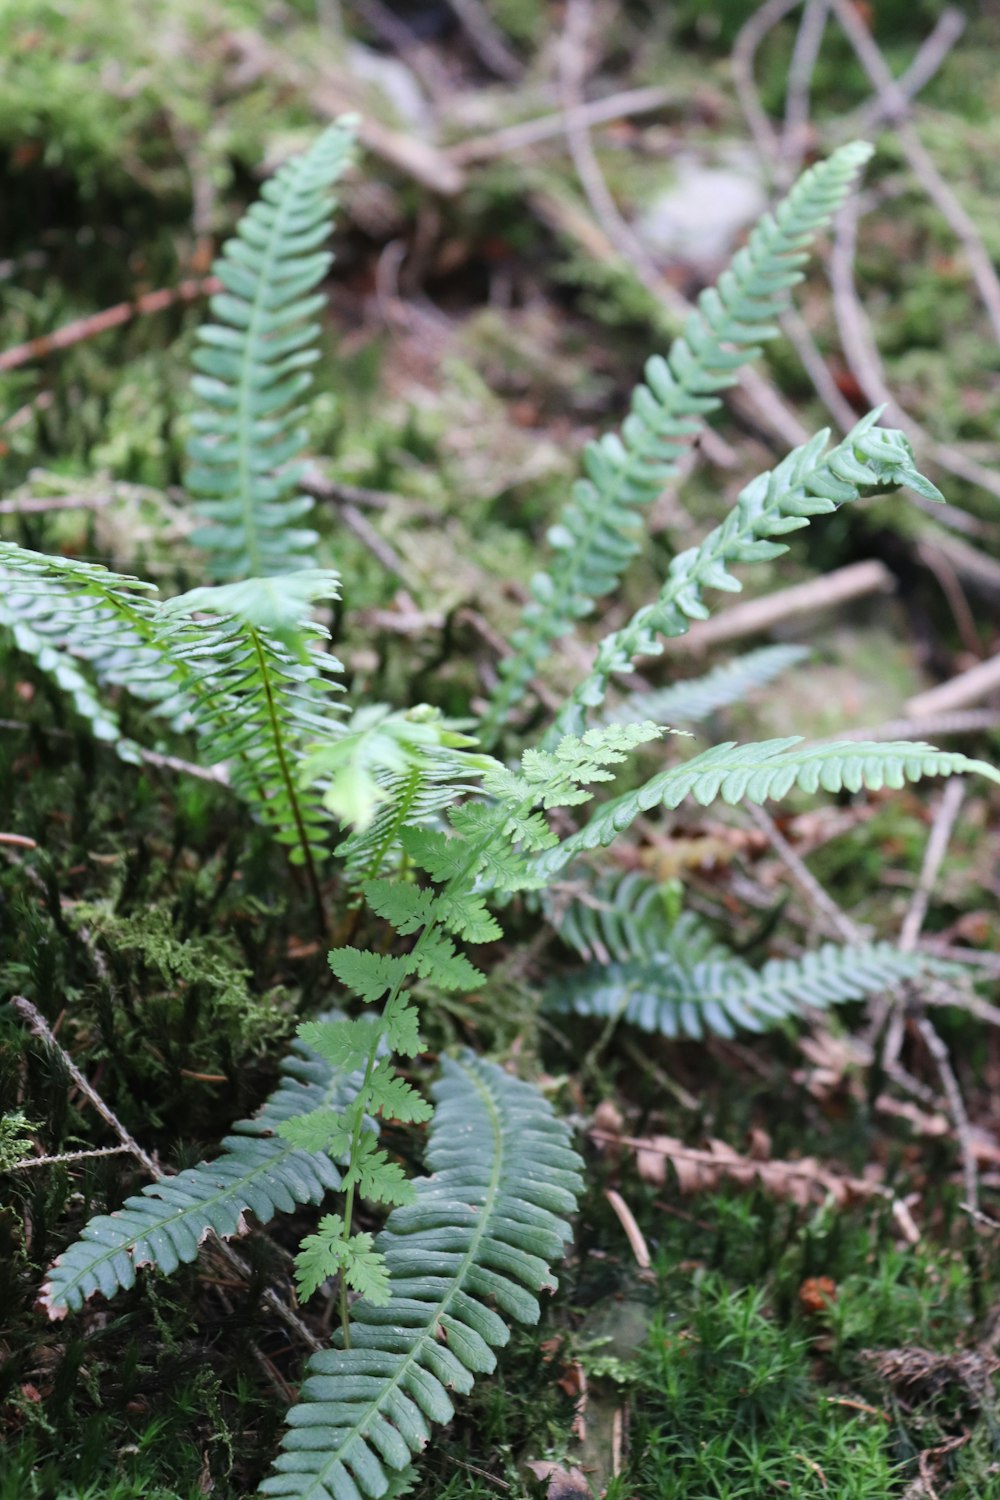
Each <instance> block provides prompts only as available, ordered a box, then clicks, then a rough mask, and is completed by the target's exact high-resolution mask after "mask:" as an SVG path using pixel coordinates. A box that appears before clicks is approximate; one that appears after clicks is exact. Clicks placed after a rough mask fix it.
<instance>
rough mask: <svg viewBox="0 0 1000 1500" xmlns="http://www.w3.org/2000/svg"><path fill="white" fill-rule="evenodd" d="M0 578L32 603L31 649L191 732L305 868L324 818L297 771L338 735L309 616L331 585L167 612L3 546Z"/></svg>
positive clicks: (311, 583) (130, 589)
mask: <svg viewBox="0 0 1000 1500" xmlns="http://www.w3.org/2000/svg"><path fill="white" fill-rule="evenodd" d="M0 567H3V568H5V569H6V571H7V573H8V574H9V575H10V576H12V577H16V579H17V589H18V594H19V596H23V598H25V599H26V600H28V601H31V604H32V607H31V611H30V615H29V618H30V624H31V628H32V631H33V632H34V633H35V635H36V636H38V637H39V638H40V639H42V640H44V641H46V642H47V643H48V644H51V645H53V646H55V647H56V648H57V649H59V650H60V651H61V652H64V653H66V654H68V655H69V656H71V657H78V658H80V659H81V660H83V661H86V662H88V663H89V664H90V666H91V668H92V670H93V671H94V673H95V676H96V677H97V679H98V681H99V682H101V683H106V684H109V685H114V686H116V687H121V688H125V689H127V690H128V691H129V692H131V693H133V694H135V695H136V696H137V697H139V698H140V699H142V700H143V701H144V702H145V703H147V704H148V705H150V707H151V708H152V709H153V710H154V711H155V712H156V713H157V714H159V715H161V716H164V717H166V718H168V719H169V720H170V722H171V723H172V724H173V725H175V726H177V727H180V728H184V729H187V730H189V731H190V732H192V733H193V734H194V735H195V736H196V738H197V741H198V746H199V755H200V758H201V759H202V760H203V761H204V762H205V763H206V764H209V765H218V764H220V763H222V762H225V763H226V764H227V766H228V770H229V779H230V783H231V785H232V786H233V788H234V790H235V791H236V792H237V793H238V794H239V795H240V796H242V797H243V798H244V799H245V800H246V801H247V802H248V803H249V804H250V806H251V807H252V808H253V809H254V810H255V812H256V813H257V814H258V816H259V817H260V818H261V820H262V821H263V822H264V823H266V824H267V825H268V826H269V827H270V828H271V829H272V831H273V832H274V833H275V835H276V836H277V837H278V839H279V840H280V841H281V842H283V843H285V844H287V845H288V846H289V847H290V849H291V857H292V858H293V860H296V861H305V862H306V863H307V864H309V863H310V861H311V859H312V856H313V852H314V851H318V850H319V849H320V848H321V847H322V844H323V841H324V838H325V833H326V829H327V827H328V825H329V818H328V817H327V814H326V812H325V810H324V809H323V806H322V802H321V798H320V795H319V793H318V792H314V793H310V792H309V791H308V790H307V791H302V790H300V788H299V787H298V784H297V779H296V765H297V761H298V758H299V755H300V753H301V752H302V750H303V749H304V746H305V745H306V744H307V743H311V742H315V741H316V740H317V739H321V738H323V737H326V736H333V735H335V734H336V732H337V728H336V721H335V720H334V718H333V713H334V704H333V702H332V694H333V693H334V692H335V691H339V690H340V689H339V684H337V683H336V682H334V681H333V677H334V674H336V673H337V672H339V671H341V670H342V668H341V666H340V663H339V662H338V661H337V659H336V657H334V656H333V655H331V654H330V653H329V652H326V651H321V650H316V649H310V646H311V645H313V644H315V643H316V642H321V641H323V640H324V639H325V638H326V637H327V634H328V632H327V631H326V630H325V629H324V627H322V626H321V625H319V624H318V623H317V622H316V621H315V620H313V619H312V618H311V611H312V606H313V604H314V603H315V601H317V600H319V599H328V598H333V597H335V596H336V591H337V578H336V575H335V574H333V573H330V572H314V571H309V572H301V573H294V574H290V575H288V576H287V577H286V578H268V579H248V580H246V581H245V582H243V583H239V584H229V585H222V586H219V587H218V588H214V589H195V590H193V591H192V592H191V593H190V594H187V595H182V596H180V597H179V598H176V599H171V600H166V601H164V600H161V599H160V598H159V597H158V596H157V594H156V590H155V588H154V587H153V586H152V585H150V584H144V583H141V582H140V581H139V580H137V579H135V578H130V577H127V576H125V575H122V574H117V573H112V572H110V571H109V570H108V569H106V568H102V567H100V566H98V565H97V564H91V563H82V562H75V561H72V560H69V559H65V558H54V557H48V556H45V555H44V554H42V553H37V552H29V551H27V550H25V549H24V548H21V547H17V546H15V545H14V544H12V543H0Z"/></svg>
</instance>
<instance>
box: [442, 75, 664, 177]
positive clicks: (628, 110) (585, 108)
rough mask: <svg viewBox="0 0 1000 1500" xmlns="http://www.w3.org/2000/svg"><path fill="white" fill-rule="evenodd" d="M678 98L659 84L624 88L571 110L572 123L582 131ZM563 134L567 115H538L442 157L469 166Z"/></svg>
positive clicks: (471, 140) (465, 143)
mask: <svg viewBox="0 0 1000 1500" xmlns="http://www.w3.org/2000/svg"><path fill="white" fill-rule="evenodd" d="M679 98H680V96H679V95H678V94H676V93H674V92H672V91H671V90H670V89H665V88H662V87H660V86H659V85H658V84H649V85H647V86H645V87H644V88H635V89H623V90H622V91H621V93H618V94H611V95H609V97H608V98H607V99H593V100H591V101H589V102H587V103H580V104H577V105H575V106H574V107H573V109H572V111H570V113H571V114H572V115H573V123H574V124H576V125H579V126H580V127H581V128H582V129H584V130H589V129H591V127H592V126H594V125H607V124H609V123H611V122H612V121H614V120H626V119H628V118H629V116H630V115H644V114H653V113H655V112H656V111H657V110H661V109H664V108H665V107H666V106H668V105H671V104H674V103H676V102H678V101H679ZM565 135H566V113H565V112H562V113H560V114H553V115H540V116H539V117H538V118H537V119H535V120H522V121H521V122H520V123H519V124H517V125H506V126H504V128H503V129H502V130H494V131H491V132H490V133H489V134H488V135H474V136H471V137H469V139H468V140H464V141H458V142H456V144H455V145H453V146H448V147H446V148H445V155H446V156H447V157H448V159H449V160H450V161H453V162H454V163H455V164H456V165H457V166H459V167H469V166H472V165H474V164H475V163H476V162H483V161H493V160H494V159H495V158H496V157H498V156H510V155H514V154H516V153H517V152H519V151H525V150H527V149H528V147H530V146H539V145H541V144H542V143H543V142H545V141H559V140H563V139H564V138H565Z"/></svg>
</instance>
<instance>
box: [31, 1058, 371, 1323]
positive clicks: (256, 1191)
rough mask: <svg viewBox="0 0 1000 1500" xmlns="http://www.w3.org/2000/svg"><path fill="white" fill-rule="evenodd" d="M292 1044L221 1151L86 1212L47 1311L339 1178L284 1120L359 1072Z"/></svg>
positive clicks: (342, 1097)
mask: <svg viewBox="0 0 1000 1500" xmlns="http://www.w3.org/2000/svg"><path fill="white" fill-rule="evenodd" d="M293 1045H294V1049H295V1050H294V1052H293V1053H292V1055H291V1056H289V1057H287V1058H286V1059H285V1060H284V1062H283V1063H282V1066H281V1071H282V1074H283V1075H284V1076H283V1078H282V1081H281V1083H280V1084H279V1085H278V1087H277V1088H276V1089H275V1091H274V1093H273V1094H272V1095H271V1096H270V1098H269V1099H268V1100H267V1102H266V1103H265V1104H264V1105H263V1106H262V1108H261V1109H260V1110H259V1111H258V1113H257V1114H256V1115H254V1117H253V1118H252V1119H250V1120H241V1121H239V1123H238V1124H236V1125H234V1126H233V1133H232V1135H228V1136H227V1137H226V1138H225V1140H224V1141H223V1142H222V1153H221V1155H220V1156H218V1157H216V1159H215V1160H214V1161H210V1162H200V1163H199V1165H198V1166H196V1167H190V1168H188V1169H187V1170H186V1171H184V1172H179V1173H178V1174H177V1176H176V1177H165V1178H162V1179H161V1180H160V1181H159V1182H153V1183H150V1184H149V1185H148V1186H147V1187H145V1188H143V1190H142V1192H141V1193H140V1194H137V1195H136V1196H135V1197H132V1198H128V1199H126V1201H125V1203H124V1205H123V1206H122V1208H120V1209H119V1210H118V1211H117V1212H116V1213H113V1214H101V1215H99V1216H98V1217H96V1218H93V1219H91V1220H90V1222H89V1224H87V1225H86V1227H85V1228H84V1230H83V1233H82V1234H81V1236H80V1238H79V1239H78V1240H77V1241H76V1242H75V1243H74V1244H72V1245H70V1247H69V1249H67V1250H65V1251H64V1252H63V1253H62V1255H60V1256H59V1257H58V1259H57V1260H56V1261H55V1263H54V1264H53V1266H52V1267H51V1269H50V1271H49V1276H48V1280H47V1282H46V1284H45V1286H44V1288H43V1290H42V1295H41V1301H42V1304H43V1306H44V1307H45V1309H46V1310H47V1312H48V1314H49V1317H50V1318H62V1317H65V1315H66V1313H67V1312H68V1311H70V1310H74V1311H75V1310H76V1309H78V1308H80V1307H82V1306H83V1304H84V1302H85V1301H86V1300H87V1298H88V1297H92V1296H94V1295H95V1293H97V1292H100V1293H102V1294H103V1295H104V1296H105V1297H112V1296H113V1295H114V1294H115V1292H117V1291H120V1290H124V1289H127V1288H128V1287H131V1286H133V1285H134V1284H135V1275H136V1271H137V1270H138V1269H139V1268H140V1267H142V1266H154V1267H155V1268H156V1269H157V1270H160V1271H162V1272H164V1273H165V1274H167V1275H169V1274H170V1273H172V1272H173V1271H175V1270H176V1269H177V1267H178V1265H180V1264H181V1263H182V1262H186V1261H192V1260H194V1259H195V1257H196V1256H197V1254H198V1248H199V1246H200V1245H201V1244H202V1242H203V1241H204V1240H205V1238H206V1237H207V1236H208V1235H209V1234H210V1233H214V1234H217V1235H218V1236H219V1238H220V1239H230V1238H232V1236H234V1235H240V1234H244V1233H245V1232H246V1229H247V1221H246V1215H247V1214H248V1213H253V1214H254V1215H255V1217H256V1219H257V1220H258V1222H259V1223H261V1224H266V1223H267V1222H268V1220H270V1219H272V1218H273V1217H274V1215H275V1214H276V1213H279V1212H280V1213H290V1212H291V1210H292V1209H293V1208H295V1206H296V1205H297V1204H300V1203H319V1202H321V1201H322V1199H323V1197H324V1195H325V1194H326V1193H328V1192H331V1191H334V1190H336V1189H337V1188H338V1187H339V1186H340V1180H341V1178H340V1172H339V1171H338V1170H337V1168H336V1167H335V1165H334V1164H333V1162H332V1161H331V1160H330V1157H329V1156H328V1155H327V1154H326V1152H325V1151H320V1152H310V1151H302V1150H299V1149H298V1148H297V1147H296V1146H294V1145H292V1144H291V1143H290V1142H289V1141H287V1140H284V1139H282V1138H281V1137H280V1136H279V1135H278V1127H279V1126H280V1125H281V1124H282V1122H283V1121H285V1120H289V1119H292V1118H294V1117H296V1116H298V1115H301V1114H304V1113H305V1112H307V1111H309V1110H314V1109H329V1108H336V1107H341V1106H343V1105H344V1104H345V1103H346V1102H347V1101H348V1100H349V1099H350V1098H352V1097H353V1095H354V1092H355V1091H356V1089H357V1086H358V1082H359V1079H358V1077H357V1076H353V1077H348V1076H346V1075H345V1074H343V1073H338V1072H336V1071H335V1070H334V1069H333V1068H332V1067H331V1066H330V1064H329V1063H327V1062H325V1061H324V1060H323V1058H322V1057H320V1056H319V1054H318V1053H316V1052H314V1051H312V1050H311V1049H310V1048H309V1047H307V1046H306V1045H305V1044H304V1043H303V1042H301V1041H297V1042H295V1043H294V1044H293Z"/></svg>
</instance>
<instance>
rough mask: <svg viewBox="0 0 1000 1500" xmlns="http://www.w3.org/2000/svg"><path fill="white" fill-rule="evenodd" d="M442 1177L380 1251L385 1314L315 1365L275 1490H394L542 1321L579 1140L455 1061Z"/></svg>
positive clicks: (507, 1079)
mask: <svg viewBox="0 0 1000 1500" xmlns="http://www.w3.org/2000/svg"><path fill="white" fill-rule="evenodd" d="M432 1093H433V1097H434V1101H435V1106H436V1107H435V1110H434V1117H433V1121H432V1124H431V1129H430V1136H429V1139H428V1143H427V1153H426V1161H427V1167H428V1169H429V1172H430V1175H429V1176H427V1177H422V1178H418V1179H417V1180H416V1181H415V1182H414V1183H413V1185H412V1186H413V1196H412V1200H411V1202H410V1203H408V1204H407V1205H406V1206H405V1207H401V1208H396V1209H394V1210H393V1212H392V1213H391V1214H390V1216H389V1220H388V1223H387V1224H386V1227H385V1229H384V1230H383V1231H382V1233H381V1234H380V1235H379V1236H378V1238H377V1240H376V1241H375V1245H376V1248H377V1250H378V1252H379V1253H380V1254H381V1256H382V1257H384V1264H385V1271H386V1279H387V1293H388V1295H387V1299H386V1302H385V1304H384V1306H375V1305H373V1304H372V1303H371V1302H360V1303H358V1304H356V1306H355V1307H354V1309H353V1311H352V1314H351V1319H350V1324H349V1340H350V1346H349V1347H341V1348H333V1349H331V1350H328V1351H324V1352H323V1353H320V1354H315V1355H313V1357H312V1358H311V1359H310V1361H309V1365H308V1367H307V1370H306V1379H305V1382H304V1384H303V1386H302V1391H301V1399H300V1400H299V1403H298V1405H296V1406H294V1407H293V1408H292V1410H291V1412H290V1413H289V1419H288V1420H289V1429H288V1432H287V1433H286V1434H285V1438H284V1442H283V1444H282V1447H283V1452H282V1454H281V1456H280V1458H279V1459H278V1460H277V1463H276V1465H275V1472H274V1473H273V1474H272V1475H271V1476H270V1477H269V1478H267V1479H265V1480H264V1482H263V1484H262V1485H261V1487H260V1490H259V1493H260V1494H262V1495H283V1496H286V1497H288V1500H358V1497H359V1495H369V1496H379V1495H384V1494H385V1493H386V1492H387V1490H388V1489H389V1487H390V1482H391V1477H392V1475H393V1474H394V1473H395V1472H398V1471H401V1470H405V1469H406V1467H407V1466H408V1465H409V1463H410V1461H411V1460H412V1458H413V1457H414V1456H415V1455H416V1454H418V1453H419V1452H421V1450H422V1449H423V1448H424V1447H425V1445H426V1443H427V1441H428V1439H429V1438H430V1436H431V1426H432V1424H433V1423H435V1422H449V1421H450V1420H451V1418H452V1416H453V1415H454V1407H453V1404H452V1394H453V1393H455V1392H457V1393H458V1394H460V1395H464V1394H466V1393H467V1392H468V1391H469V1390H470V1389H471V1388H472V1384H473V1381H474V1380H475V1377H476V1376H477V1375H488V1374H489V1373H490V1372H491V1371H492V1370H493V1368H494V1367H495V1365H496V1356H495V1354H494V1353H493V1351H494V1349H496V1348H498V1347H500V1346H502V1345H504V1344H506V1342H507V1339H508V1337H509V1334H508V1329H507V1324H506V1322H505V1321H504V1318H503V1317H501V1316H499V1315H498V1312H497V1310H496V1309H499V1310H500V1312H501V1313H503V1314H504V1315H505V1316H506V1317H507V1318H510V1319H512V1320H514V1321H515V1322H520V1323H534V1322H537V1320H538V1316H539V1305H538V1298H537V1294H538V1293H539V1292H542V1291H552V1290H554V1288H555V1285H556V1283H555V1281H554V1279H553V1277H552V1275H551V1272H550V1270H549V1267H550V1266H551V1264H552V1262H553V1261H555V1260H558V1259H559V1257H560V1256H561V1255H562V1253H563V1249H564V1246H565V1243H566V1241H567V1240H568V1239H569V1237H570V1229H569V1224H568V1222H567V1216H568V1215H569V1214H571V1213H572V1212H573V1210H574V1208H575V1206H576V1199H577V1195H578V1194H579V1192H580V1191H581V1189H582V1185H583V1184H582V1178H581V1176H580V1162H579V1158H578V1157H577V1155H576V1152H575V1151H573V1150H572V1149H571V1147H570V1143H569V1131H568V1129H567V1127H566V1126H565V1125H564V1124H563V1123H562V1122H561V1121H559V1120H557V1119H555V1117H554V1116H553V1114H552V1110H551V1108H550V1107H549V1105H548V1104H547V1103H546V1101H545V1100H544V1099H543V1098H542V1097H541V1095H540V1094H539V1093H538V1091H537V1090H536V1089H533V1088H531V1087H529V1086H528V1085H527V1084H524V1083H521V1082H519V1081H518V1080H517V1079H516V1078H512V1077H511V1076H510V1075H509V1074H507V1073H504V1072H503V1070H502V1069H501V1068H498V1067H496V1066H495V1064H492V1063H488V1062H483V1061H480V1060H479V1059H477V1058H475V1057H472V1056H471V1055H466V1056H464V1057H462V1058H459V1059H455V1060H452V1059H448V1058H446V1059H445V1061H444V1064H443V1069H442V1074H441V1078H440V1079H439V1081H438V1082H437V1083H436V1084H435V1086H434V1089H433V1091H432Z"/></svg>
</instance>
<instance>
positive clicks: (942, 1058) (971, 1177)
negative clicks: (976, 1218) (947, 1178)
mask: <svg viewBox="0 0 1000 1500" xmlns="http://www.w3.org/2000/svg"><path fill="white" fill-rule="evenodd" d="M917 1030H918V1031H919V1032H920V1035H921V1037H922V1038H923V1041H924V1045H925V1046H926V1048H927V1050H928V1052H929V1053H930V1055H931V1057H932V1058H933V1059H934V1066H935V1068H936V1069H937V1075H938V1077H939V1078H940V1080H941V1087H942V1088H943V1090H944V1095H945V1098H946V1099H947V1101H948V1109H949V1112H950V1114H951V1121H952V1124H953V1125H954V1127H955V1134H956V1136H957V1137H958V1145H959V1150H960V1152H961V1156H962V1179H963V1182H964V1184H965V1201H966V1203H968V1205H969V1207H970V1208H971V1209H973V1210H974V1211H975V1210H978V1208H979V1168H978V1166H977V1165H976V1153H975V1150H974V1148H973V1145H972V1134H971V1131H970V1129H969V1114H968V1110H967V1109H966V1107H965V1100H964V1099H963V1098H962V1091H961V1089H960V1088H959V1086H958V1079H957V1078H956V1077H955V1070H954V1068H953V1067H952V1065H951V1058H950V1057H949V1056H948V1049H947V1047H946V1046H945V1044H944V1042H943V1041H942V1040H941V1038H940V1037H939V1036H938V1034H937V1032H936V1031H935V1030H934V1027H933V1025H932V1024H931V1022H930V1021H929V1020H928V1018H927V1017H926V1016H920V1017H919V1018H918V1020H917Z"/></svg>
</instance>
